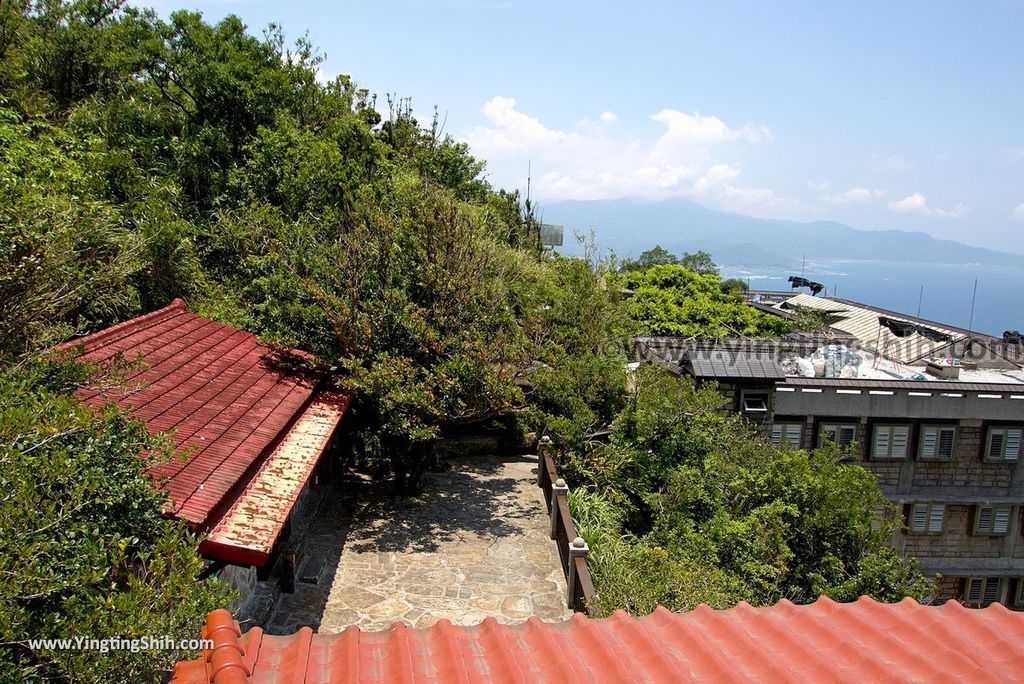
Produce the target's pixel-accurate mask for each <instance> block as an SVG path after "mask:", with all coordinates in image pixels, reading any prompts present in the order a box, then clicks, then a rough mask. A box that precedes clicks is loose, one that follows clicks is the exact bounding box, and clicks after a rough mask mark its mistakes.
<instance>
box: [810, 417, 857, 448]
mask: <svg viewBox="0 0 1024 684" xmlns="http://www.w3.org/2000/svg"><path fill="white" fill-rule="evenodd" d="M844 428H851V429H852V430H853V437H852V438H851V439H850V441H849V442H847V443H846V444H843V443H842V442H840V441H839V440H838V439H836V440H832V441H834V442H835V444H836V446H838V447H839V448H840V449H848V448H850V446H852V445H853V444H854V443H855V442H856V441H857V432H858V430H859V429H860V425H858V424H857V423H834V422H829V423H819V424H818V446H819V447H823V446H825V442H826V440H825V433H826V432H834V433H835V434H836V437H839V436H840V431H841V430H843V429H844Z"/></svg>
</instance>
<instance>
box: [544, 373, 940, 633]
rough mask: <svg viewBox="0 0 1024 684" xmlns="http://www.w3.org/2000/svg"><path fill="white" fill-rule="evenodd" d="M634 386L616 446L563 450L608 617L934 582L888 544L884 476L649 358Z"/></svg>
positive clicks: (899, 589) (889, 591) (914, 591)
mask: <svg viewBox="0 0 1024 684" xmlns="http://www.w3.org/2000/svg"><path fill="white" fill-rule="evenodd" d="M635 387H636V391H635V393H633V394H632V395H631V396H630V398H629V400H628V401H627V402H626V404H625V406H624V408H623V410H622V411H621V412H620V413H619V414H618V416H617V417H616V418H615V421H614V424H613V430H612V433H611V436H610V441H609V442H608V443H607V444H600V445H596V446H595V445H592V446H591V447H590V448H583V449H575V450H563V451H562V452H561V453H560V454H559V464H558V467H559V469H560V472H561V473H562V474H563V475H564V476H565V477H566V479H567V480H569V482H570V483H571V484H574V485H575V486H577V487H579V488H582V489H583V490H584V491H576V492H574V493H573V494H572V495H571V497H570V504H571V506H572V509H573V516H574V519H576V520H578V521H579V522H580V533H581V535H582V536H583V537H584V538H585V539H587V541H588V543H589V544H590V545H591V547H592V552H591V559H592V569H593V572H594V579H595V583H596V586H597V590H598V593H599V594H600V600H599V601H598V604H597V605H596V606H594V607H593V609H594V610H595V611H596V612H597V613H598V614H604V613H608V612H610V611H612V610H615V609H617V608H625V609H627V610H631V611H636V610H639V611H641V612H642V611H646V610H650V609H651V608H653V607H654V606H655V605H657V604H661V605H664V606H666V607H668V608H670V609H673V610H689V609H691V608H693V607H694V606H695V605H697V603H699V602H706V603H709V604H711V605H715V606H725V605H729V604H731V603H734V602H735V601H736V600H740V599H742V600H746V601H749V602H751V603H753V604H755V605H768V604H772V603H774V602H776V601H778V600H780V599H783V598H786V599H789V600H792V601H796V602H807V601H813V600H814V599H816V598H817V597H818V596H820V595H823V594H824V595H828V596H831V597H833V598H835V599H837V600H851V599H853V598H855V597H856V596H859V595H861V594H867V595H870V596H873V597H875V598H877V599H879V600H896V599H899V598H902V597H904V596H915V597H922V596H924V595H926V594H927V593H929V585H928V583H927V582H926V581H925V580H924V578H923V577H922V576H921V574H920V572H919V571H918V570H917V565H916V562H913V561H907V560H905V559H901V558H900V557H899V556H898V555H897V554H896V552H895V551H894V550H893V549H892V548H890V547H888V546H886V541H887V539H888V538H889V536H890V535H891V533H892V530H893V526H894V525H895V523H894V522H892V520H891V519H890V518H884V517H882V518H880V517H878V511H879V510H884V509H885V507H887V506H891V504H888V503H887V502H886V500H885V498H884V496H883V495H882V493H881V491H880V490H879V489H878V486H877V483H876V481H875V478H874V476H873V475H872V474H871V473H869V472H867V471H866V470H864V469H863V468H861V467H859V466H856V465H853V464H849V463H844V462H841V459H840V458H839V455H838V454H837V453H835V452H834V451H830V450H827V449H824V450H816V451H813V452H804V451H793V450H789V449H785V448H779V447H774V446H772V445H770V444H768V443H767V442H766V441H765V440H764V439H763V438H762V437H760V436H759V435H757V434H756V433H755V431H754V429H753V428H752V427H751V426H750V425H749V424H748V423H746V422H745V421H744V419H742V418H741V417H739V416H737V415H734V414H730V413H726V412H723V411H721V410H720V409H721V405H722V401H723V400H722V398H721V395H719V394H718V392H717V391H716V390H715V388H713V387H705V388H701V389H696V388H694V386H693V384H692V383H691V382H690V381H689V380H687V379H684V378H678V377H675V376H673V375H671V374H669V373H667V372H666V371H663V370H660V369H658V368H655V367H650V366H645V367H642V368H641V369H640V371H638V373H637V377H636V378H635Z"/></svg>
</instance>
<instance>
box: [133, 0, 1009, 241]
mask: <svg viewBox="0 0 1024 684" xmlns="http://www.w3.org/2000/svg"><path fill="white" fill-rule="evenodd" d="M139 4H147V3H144V2H142V3H139ZM148 4H151V5H152V6H155V7H156V8H157V10H158V11H160V12H161V13H164V14H166V13H167V12H168V11H169V10H170V9H172V8H176V7H184V8H188V9H198V10H200V11H202V12H203V14H204V15H205V16H206V17H207V19H209V20H216V19H219V18H221V17H223V16H224V15H226V14H229V13H233V14H237V15H238V16H240V17H241V18H242V19H243V20H244V21H245V22H246V23H247V24H248V25H249V26H250V29H251V30H253V31H254V32H258V31H259V30H260V29H261V28H262V27H264V26H265V25H266V24H267V23H268V22H270V21H276V22H278V23H280V24H281V25H282V26H283V27H284V29H285V31H286V33H287V34H288V36H289V37H297V36H299V35H301V34H302V33H304V32H305V31H307V30H308V31H309V34H310V37H311V38H312V40H313V41H314V43H316V44H317V45H318V46H320V48H321V49H322V50H323V51H324V52H325V53H326V55H327V60H326V62H325V63H324V65H323V70H324V76H325V77H329V76H331V75H335V74H340V73H345V74H350V75H351V76H353V78H354V79H355V80H356V81H357V82H358V83H359V84H360V85H361V86H363V87H367V88H369V89H370V90H371V91H373V92H376V93H378V94H380V95H381V98H380V101H381V103H382V104H383V101H384V98H383V95H384V94H385V93H397V94H399V95H401V96H404V97H411V98H412V100H413V105H414V109H415V110H416V111H417V112H420V113H422V116H421V119H424V120H426V119H427V118H428V117H429V113H430V112H431V111H432V108H433V106H434V105H437V106H438V108H439V110H440V112H441V115H442V116H443V117H446V128H445V130H446V131H447V132H449V133H451V134H452V135H454V136H455V137H457V138H459V139H462V140H466V141H468V142H469V143H470V144H471V145H472V147H473V150H474V152H475V153H476V154H477V155H478V156H480V157H482V158H484V159H486V160H487V162H488V173H489V178H490V180H491V181H492V182H493V183H494V184H495V185H498V186H502V187H509V188H512V187H519V188H522V187H524V186H525V181H526V175H527V163H528V162H530V164H531V166H532V175H533V191H534V196H535V197H537V198H538V199H541V200H548V201H551V200H554V199H561V198H580V199H582V198H599V197H600V198H605V197H621V196H644V197H653V198H661V197H670V196H681V197H687V198H690V199H693V200H695V201H697V202H700V203H701V204H704V205H706V206H710V207H713V208H718V209H724V210H729V211H735V212H739V213H745V214H751V215H755V216H764V217H773V218H788V219H797V220H813V219H834V220H838V221H842V222H845V223H849V224H851V225H853V226H855V227H858V228H866V229H888V228H895V229H902V230H923V231H926V232H928V233H931V234H933V235H935V236H937V237H944V238H950V239H955V240H959V241H962V242H967V243H971V244H976V245H980V246H988V247H995V248H999V249H1004V250H1007V251H1015V252H1021V253H1024V240H1021V239H1020V238H1019V237H1018V236H1020V235H1021V234H1022V232H1024V87H1022V86H1024V1H1022V0H993V1H991V2H972V3H953V2H891V1H890V2H872V1H866V0H860V1H859V2H856V3H839V2H833V3H822V2H820V1H819V2H787V3H764V2H714V3H709V2H701V3H687V2H648V3H623V2H603V1H597V2H583V1H576V0H569V1H563V2H558V1H556V0H551V1H549V2H543V1H536V2H534V1H532V0H527V1H522V2H519V1H516V0H507V1H502V0H401V1H396V2H384V1H381V2H301V1H293V2H289V3H274V2H263V1H259V0H238V1H235V2H225V1H223V0H222V1H219V2H194V0H193V1H190V0H182V1H181V2H165V1H164V0H159V1H157V2H154V3H148ZM769 5H771V6H770V7H769Z"/></svg>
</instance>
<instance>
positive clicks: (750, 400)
mask: <svg viewBox="0 0 1024 684" xmlns="http://www.w3.org/2000/svg"><path fill="white" fill-rule="evenodd" d="M740 404H741V406H742V407H743V412H744V413H768V393H767V392H747V391H746V390H744V391H743V392H741V393H740Z"/></svg>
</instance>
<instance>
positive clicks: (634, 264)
mask: <svg viewBox="0 0 1024 684" xmlns="http://www.w3.org/2000/svg"><path fill="white" fill-rule="evenodd" d="M678 263H679V258H678V257H677V256H676V255H674V254H671V253H670V252H668V251H666V250H665V249H663V248H662V247H661V245H655V246H654V247H652V248H651V249H649V250H647V251H645V252H641V253H640V256H639V258H637V259H625V260H623V262H622V264H621V266H620V267H619V270H620V271H623V272H626V271H642V270H644V269H645V268H650V267H651V266H657V265H659V264H678Z"/></svg>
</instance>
